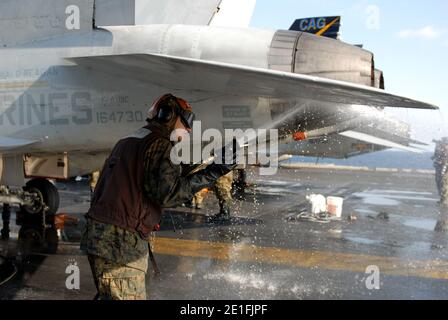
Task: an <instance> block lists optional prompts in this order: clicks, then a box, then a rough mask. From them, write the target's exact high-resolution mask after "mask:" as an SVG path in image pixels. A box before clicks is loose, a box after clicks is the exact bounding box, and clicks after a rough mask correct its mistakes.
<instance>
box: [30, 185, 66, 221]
mask: <svg viewBox="0 0 448 320" xmlns="http://www.w3.org/2000/svg"><path fill="white" fill-rule="evenodd" d="M25 190H26V191H28V192H34V193H37V194H39V196H40V197H41V198H42V200H43V202H44V203H45V205H46V206H47V207H48V208H49V209H48V211H47V212H46V221H47V222H48V223H53V222H54V215H55V214H56V212H57V211H58V209H59V192H58V189H57V188H56V187H55V186H54V185H53V184H52V183H51V182H50V181H48V180H46V179H41V178H39V179H33V180H30V181H29V182H28V183H27V184H26V187H25ZM22 212H24V213H28V214H31V215H35V216H41V214H42V213H43V207H34V208H29V207H27V206H22Z"/></svg>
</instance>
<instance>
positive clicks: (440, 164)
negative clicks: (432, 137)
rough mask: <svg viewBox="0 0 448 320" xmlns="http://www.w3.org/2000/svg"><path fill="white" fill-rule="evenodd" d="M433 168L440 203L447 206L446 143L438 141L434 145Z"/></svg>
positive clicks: (447, 147)
mask: <svg viewBox="0 0 448 320" xmlns="http://www.w3.org/2000/svg"><path fill="white" fill-rule="evenodd" d="M433 160H434V168H435V170H436V184H437V189H438V191H439V194H440V203H441V204H442V205H445V206H448V143H447V141H440V142H437V144H436V150H435V153H434V157H433Z"/></svg>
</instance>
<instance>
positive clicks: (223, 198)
mask: <svg viewBox="0 0 448 320" xmlns="http://www.w3.org/2000/svg"><path fill="white" fill-rule="evenodd" d="M232 183H233V171H231V172H229V173H228V174H226V175H225V176H222V177H221V178H219V179H218V180H216V182H215V186H214V191H215V194H216V198H218V201H219V206H220V207H222V206H223V205H230V203H231V202H232Z"/></svg>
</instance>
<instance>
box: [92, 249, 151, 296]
mask: <svg viewBox="0 0 448 320" xmlns="http://www.w3.org/2000/svg"><path fill="white" fill-rule="evenodd" d="M88 258H89V263H90V267H91V269H92V274H93V277H94V280H95V285H96V288H97V291H98V299H99V300H146V285H145V276H146V273H145V272H144V271H142V270H139V269H136V268H132V267H129V266H126V265H119V264H115V263H113V262H110V261H108V260H106V259H104V258H101V257H98V256H94V255H89V256H88ZM145 258H146V259H147V257H145Z"/></svg>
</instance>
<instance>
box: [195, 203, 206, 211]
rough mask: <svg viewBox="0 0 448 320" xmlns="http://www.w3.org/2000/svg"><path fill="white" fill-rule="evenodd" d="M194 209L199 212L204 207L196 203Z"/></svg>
mask: <svg viewBox="0 0 448 320" xmlns="http://www.w3.org/2000/svg"><path fill="white" fill-rule="evenodd" d="M195 207H196V209H198V210H201V209H202V208H204V206H203V205H202V203H196V205H195Z"/></svg>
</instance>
